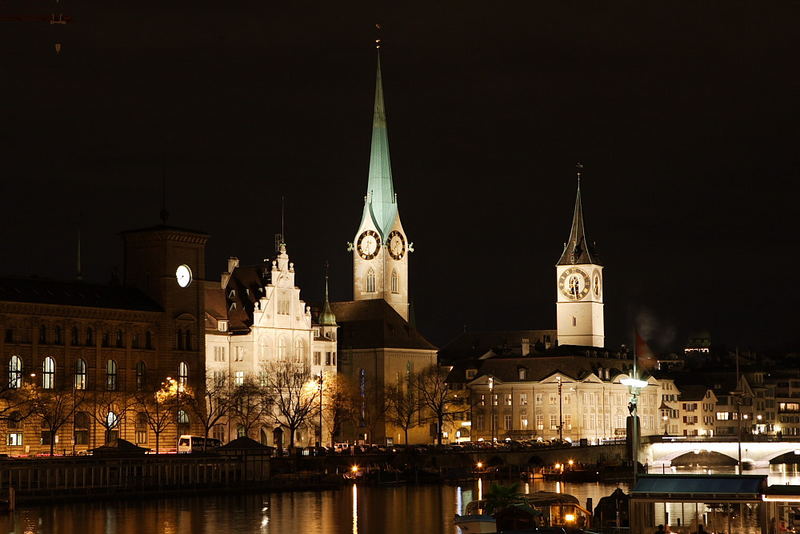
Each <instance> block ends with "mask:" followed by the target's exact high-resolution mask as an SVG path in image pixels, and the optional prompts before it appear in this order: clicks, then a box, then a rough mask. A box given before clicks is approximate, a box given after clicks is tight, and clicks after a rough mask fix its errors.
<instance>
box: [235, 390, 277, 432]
mask: <svg viewBox="0 0 800 534" xmlns="http://www.w3.org/2000/svg"><path fill="white" fill-rule="evenodd" d="M229 402H230V406H229V412H230V414H231V415H232V416H233V419H234V420H235V421H236V422H237V423H239V425H240V426H241V428H242V431H243V432H244V435H245V436H247V437H250V434H251V432H252V430H253V428H255V427H256V426H257V425H259V424H260V423H262V422H263V421H264V420H265V419H266V418H267V416H268V414H269V413H270V406H271V399H270V397H269V391H268V390H267V388H266V387H265V386H262V385H261V383H260V382H259V381H257V380H256V379H255V378H253V377H251V376H248V377H245V379H244V381H243V382H242V383H241V384H240V385H237V386H234V387H233V390H232V391H231V397H230V401H229Z"/></svg>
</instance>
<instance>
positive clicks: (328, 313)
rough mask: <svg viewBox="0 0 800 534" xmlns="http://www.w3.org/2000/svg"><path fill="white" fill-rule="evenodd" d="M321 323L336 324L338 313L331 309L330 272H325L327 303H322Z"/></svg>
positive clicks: (326, 324) (324, 324) (325, 324)
mask: <svg viewBox="0 0 800 534" xmlns="http://www.w3.org/2000/svg"><path fill="white" fill-rule="evenodd" d="M319 324H320V325H322V326H336V315H335V314H334V313H333V310H332V309H331V303H330V301H329V300H328V273H325V303H324V304H323V305H322V313H320V314H319Z"/></svg>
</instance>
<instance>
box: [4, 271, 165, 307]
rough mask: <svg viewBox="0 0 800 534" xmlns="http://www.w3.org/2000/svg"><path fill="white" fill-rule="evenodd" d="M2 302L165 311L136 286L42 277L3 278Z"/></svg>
mask: <svg viewBox="0 0 800 534" xmlns="http://www.w3.org/2000/svg"><path fill="white" fill-rule="evenodd" d="M0 301H6V302H27V303H33V304H55V305H60V306H82V307H87V308H109V309H116V310H136V311H154V312H158V311H162V308H161V306H159V305H158V303H157V302H155V301H154V300H152V299H150V297H148V296H147V295H145V294H144V293H142V292H141V291H139V290H138V289H136V288H132V287H123V286H104V285H99V284H88V283H84V282H77V281H75V282H63V281H58V280H45V279H40V278H0Z"/></svg>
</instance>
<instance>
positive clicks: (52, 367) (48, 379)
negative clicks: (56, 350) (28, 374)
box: [42, 356, 56, 389]
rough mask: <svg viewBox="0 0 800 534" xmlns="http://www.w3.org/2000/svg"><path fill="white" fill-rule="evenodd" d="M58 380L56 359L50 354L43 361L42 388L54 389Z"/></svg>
mask: <svg viewBox="0 0 800 534" xmlns="http://www.w3.org/2000/svg"><path fill="white" fill-rule="evenodd" d="M55 382H56V361H55V360H54V359H53V358H51V357H50V356H48V357H47V358H45V359H44V363H42V388H43V389H53V388H54V387H55Z"/></svg>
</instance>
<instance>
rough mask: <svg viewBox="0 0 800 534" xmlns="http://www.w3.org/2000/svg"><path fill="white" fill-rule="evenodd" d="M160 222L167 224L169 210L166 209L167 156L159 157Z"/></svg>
mask: <svg viewBox="0 0 800 534" xmlns="http://www.w3.org/2000/svg"><path fill="white" fill-rule="evenodd" d="M160 216H161V224H163V225H165V226H166V224H167V219H168V218H169V212H168V211H167V158H166V156H162V158H161V213H160Z"/></svg>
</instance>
